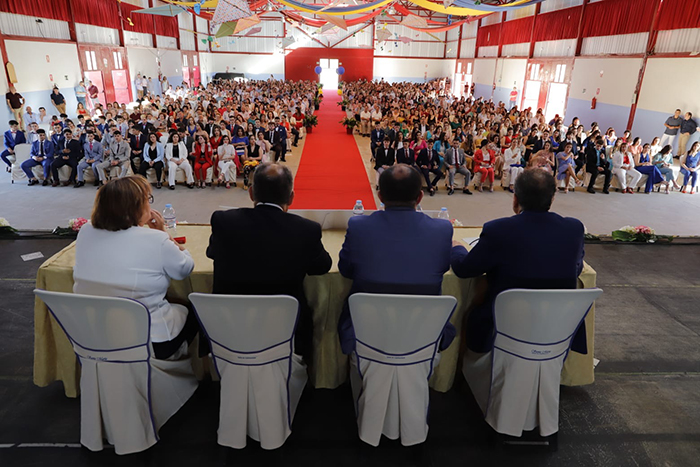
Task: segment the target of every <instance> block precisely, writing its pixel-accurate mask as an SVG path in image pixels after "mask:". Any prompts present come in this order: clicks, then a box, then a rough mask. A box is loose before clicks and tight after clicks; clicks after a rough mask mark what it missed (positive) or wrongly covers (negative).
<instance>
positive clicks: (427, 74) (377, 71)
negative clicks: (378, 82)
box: [374, 57, 455, 83]
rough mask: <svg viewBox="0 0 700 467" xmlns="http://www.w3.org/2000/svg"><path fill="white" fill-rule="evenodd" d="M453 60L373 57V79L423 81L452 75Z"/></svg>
mask: <svg viewBox="0 0 700 467" xmlns="http://www.w3.org/2000/svg"><path fill="white" fill-rule="evenodd" d="M454 69H455V60H454V59H447V60H425V59H419V58H390V57H374V79H381V78H384V81H388V82H396V81H411V82H416V83H423V82H425V81H429V80H431V79H433V78H444V77H446V76H452V75H453V74H454Z"/></svg>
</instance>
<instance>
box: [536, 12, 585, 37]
mask: <svg viewBox="0 0 700 467" xmlns="http://www.w3.org/2000/svg"><path fill="white" fill-rule="evenodd" d="M580 19H581V7H580V6H577V7H573V8H565V9H563V10H558V11H552V12H549V13H542V14H541V15H537V22H536V23H535V42H538V41H557V40H561V39H574V38H575V37H577V35H578V23H579V20H580Z"/></svg>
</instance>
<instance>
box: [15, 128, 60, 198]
mask: <svg viewBox="0 0 700 467" xmlns="http://www.w3.org/2000/svg"><path fill="white" fill-rule="evenodd" d="M37 134H38V135H39V139H38V140H37V141H34V143H32V149H31V152H30V157H29V159H27V160H26V161H24V162H22V165H21V167H22V170H23V171H24V173H25V174H26V175H27V178H28V179H29V185H30V186H31V185H36V184H37V183H39V180H37V179H36V177H35V176H34V172H33V171H32V168H33V167H35V166H37V165H41V166H42V167H43V168H44V182H43V186H46V185H48V184H49V178H50V176H51V163H52V162H53V156H54V154H53V151H54V147H53V143H52V142H51V141H49V140H48V139H47V138H46V131H45V130H44V129H42V128H39V129H38V130H37Z"/></svg>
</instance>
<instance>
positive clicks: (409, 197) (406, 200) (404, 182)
mask: <svg viewBox="0 0 700 467" xmlns="http://www.w3.org/2000/svg"><path fill="white" fill-rule="evenodd" d="M422 185H423V181H422V180H421V176H420V173H418V171H417V170H416V169H414V168H413V167H411V166H409V165H406V164H397V165H392V166H391V167H389V168H388V169H386V170H385V171H384V172H382V174H381V176H380V177H379V198H380V199H381V200H382V202H383V203H384V204H385V205H386V206H387V207H393V206H398V207H415V206H416V205H417V204H418V203H420V200H421V199H422V197H423V190H422Z"/></svg>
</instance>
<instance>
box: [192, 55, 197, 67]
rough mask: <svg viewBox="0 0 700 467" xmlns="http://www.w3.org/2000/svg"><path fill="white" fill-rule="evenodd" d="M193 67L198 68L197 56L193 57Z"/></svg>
mask: <svg viewBox="0 0 700 467" xmlns="http://www.w3.org/2000/svg"><path fill="white" fill-rule="evenodd" d="M192 66H197V56H196V55H193V56H192Z"/></svg>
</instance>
